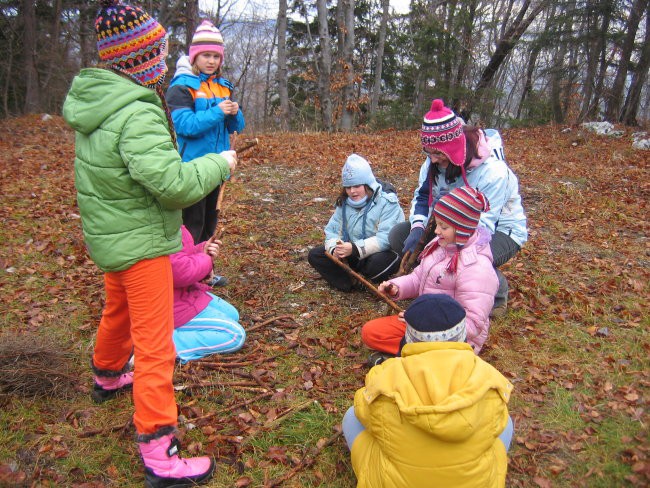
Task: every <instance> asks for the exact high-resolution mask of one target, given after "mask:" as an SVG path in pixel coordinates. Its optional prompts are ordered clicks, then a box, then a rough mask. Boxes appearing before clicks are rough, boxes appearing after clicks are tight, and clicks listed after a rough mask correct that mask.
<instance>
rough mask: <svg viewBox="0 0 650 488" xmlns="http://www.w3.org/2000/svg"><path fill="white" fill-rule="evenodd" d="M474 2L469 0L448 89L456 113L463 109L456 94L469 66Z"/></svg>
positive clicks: (463, 82)
mask: <svg viewBox="0 0 650 488" xmlns="http://www.w3.org/2000/svg"><path fill="white" fill-rule="evenodd" d="M476 3H477V0H470V2H469V13H468V15H467V18H466V19H465V21H464V23H463V29H462V33H463V37H462V41H463V45H462V46H461V50H460V61H459V63H458V70H457V71H456V78H455V81H454V84H453V85H452V86H451V87H450V89H449V94H450V96H451V106H452V107H454V108H455V110H458V112H457V113H459V112H460V111H462V110H463V107H461V100H460V97H459V96H458V90H457V88H458V87H462V86H464V85H465V78H466V77H467V69H468V67H469V60H470V55H471V53H472V28H473V27H474V19H475V17H476Z"/></svg>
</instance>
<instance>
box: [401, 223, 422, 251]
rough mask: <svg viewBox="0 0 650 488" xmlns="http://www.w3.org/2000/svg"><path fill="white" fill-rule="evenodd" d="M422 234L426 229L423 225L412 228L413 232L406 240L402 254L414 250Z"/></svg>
mask: <svg viewBox="0 0 650 488" xmlns="http://www.w3.org/2000/svg"><path fill="white" fill-rule="evenodd" d="M422 234H424V229H423V228H422V227H414V228H413V229H411V233H410V234H409V235H408V237H407V238H406V240H405V241H404V248H403V249H402V254H404V253H406V252H407V251H411V252H413V249H415V246H416V245H417V243H418V242H420V238H421V237H422Z"/></svg>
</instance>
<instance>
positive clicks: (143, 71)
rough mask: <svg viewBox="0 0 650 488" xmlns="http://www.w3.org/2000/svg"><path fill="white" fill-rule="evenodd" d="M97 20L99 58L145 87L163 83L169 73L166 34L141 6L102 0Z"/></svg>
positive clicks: (113, 0)
mask: <svg viewBox="0 0 650 488" xmlns="http://www.w3.org/2000/svg"><path fill="white" fill-rule="evenodd" d="M99 4H100V9H99V12H98V13H97V19H96V20H95V32H96V33H97V51H99V59H101V60H102V61H104V62H105V63H106V64H107V65H108V66H109V67H111V68H113V69H115V70H117V71H120V72H122V73H125V74H126V75H128V76H130V77H131V78H133V79H134V80H135V81H136V82H137V83H139V84H140V85H142V86H153V85H157V84H160V83H162V81H163V80H164V78H165V73H167V64H166V63H165V58H166V57H167V38H166V35H167V32H166V31H165V29H164V28H163V26H162V25H160V24H159V23H158V22H157V21H156V19H154V18H152V17H150V16H149V14H147V13H146V12H145V11H144V10H142V9H141V8H139V7H132V6H130V5H123V4H121V3H120V1H119V0H101V1H100V2H99Z"/></svg>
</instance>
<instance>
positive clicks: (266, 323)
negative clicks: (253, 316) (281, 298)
mask: <svg viewBox="0 0 650 488" xmlns="http://www.w3.org/2000/svg"><path fill="white" fill-rule="evenodd" d="M286 319H289V320H293V321H294V322H295V321H296V320H295V319H294V318H293V317H292V316H291V315H278V316H277V317H273V318H270V319H268V320H265V321H264V322H260V323H259V324H256V325H254V326H253V327H249V328H248V329H246V332H247V333H250V332H252V331H254V330H257V329H261V328H262V327H266V326H267V325H269V324H272V323H273V322H277V321H279V320H286Z"/></svg>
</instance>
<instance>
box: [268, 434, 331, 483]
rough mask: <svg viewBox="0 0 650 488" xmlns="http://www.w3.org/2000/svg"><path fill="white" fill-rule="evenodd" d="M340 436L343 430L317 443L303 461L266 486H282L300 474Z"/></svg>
mask: <svg viewBox="0 0 650 488" xmlns="http://www.w3.org/2000/svg"><path fill="white" fill-rule="evenodd" d="M340 436H341V432H336V433H335V434H334V435H332V436H331V437H329V438H328V439H327V440H325V441H324V442H322V443H319V444H317V447H316V448H315V449H312V452H311V453H309V454H307V455H305V457H304V458H303V459H302V461H300V463H298V465H297V466H296V467H294V468H293V469H291V470H290V471H287V472H286V473H285V474H283V475H282V476H280V477H278V478H275V479H272V480H270V481H267V482H265V483H264V488H274V487H276V486H280V485H281V484H282V483H284V482H285V481H287V480H290V479H291V478H293V477H294V476H295V475H296V474H298V472H299V471H301V470H303V469H305V468H307V467H309V466H311V465H312V464H314V463H315V462H316V457H317V456H318V455H319V454H320V453H321V452H322V451H323V449H325V448H326V447H327V446H330V445H332V444H334V442H335V441H336V440H337V439H338V438H339V437H340Z"/></svg>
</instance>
